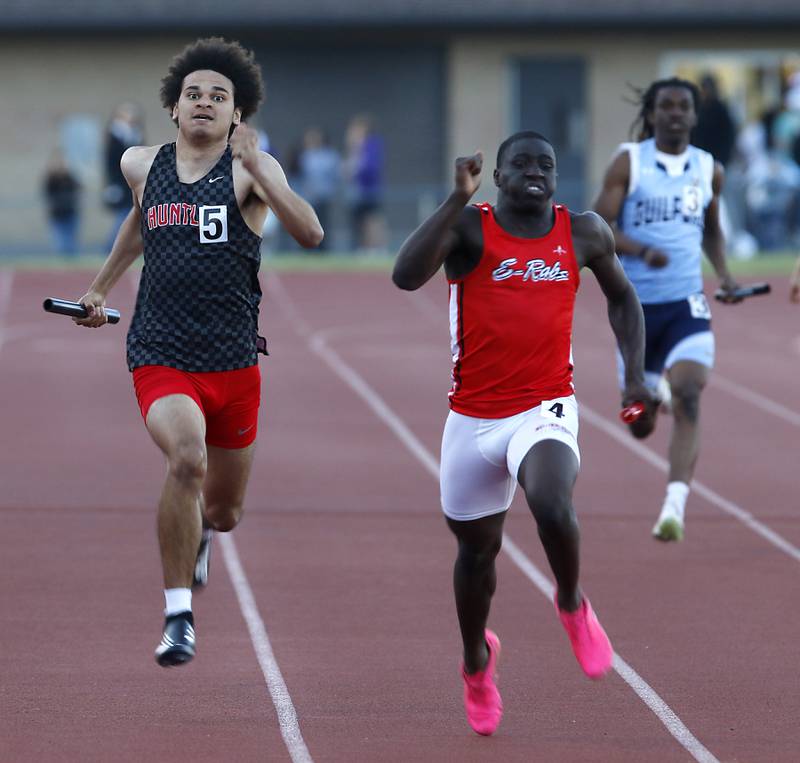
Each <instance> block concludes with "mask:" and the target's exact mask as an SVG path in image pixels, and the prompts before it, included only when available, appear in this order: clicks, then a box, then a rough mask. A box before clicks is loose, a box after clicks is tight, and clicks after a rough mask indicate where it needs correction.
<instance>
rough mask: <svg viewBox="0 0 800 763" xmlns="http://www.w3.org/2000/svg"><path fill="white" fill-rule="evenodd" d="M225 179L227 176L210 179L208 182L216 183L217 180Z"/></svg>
mask: <svg viewBox="0 0 800 763" xmlns="http://www.w3.org/2000/svg"><path fill="white" fill-rule="evenodd" d="M224 177H225V175H220V176H219V177H218V178H209V179H208V182H209V183H216V182H217V180H222V178H224Z"/></svg>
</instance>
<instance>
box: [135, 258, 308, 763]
mask: <svg viewBox="0 0 800 763" xmlns="http://www.w3.org/2000/svg"><path fill="white" fill-rule="evenodd" d="M126 281H127V283H128V286H129V287H130V288H131V289H132V291H133V292H134V294H138V290H139V272H138V271H128V278H127V279H126ZM217 538H218V539H219V542H220V546H221V547H222V558H223V561H224V562H225V569H226V570H227V572H228V576H229V577H230V579H231V583H232V584H233V588H234V591H236V599H237V600H238V602H239V609H240V610H241V612H242V616H243V617H244V621H245V623H246V624H247V630H248V631H249V633H250V641H251V642H252V644H253V650H254V651H255V654H256V659H257V660H258V664H259V667H260V668H261V673H262V674H263V676H264V680H265V681H266V684H267V690H268V691H269V695H270V697H271V698H272V704H273V705H274V706H275V712H276V713H277V715H278V726H279V727H280V730H281V736H282V737H283V741H284V744H285V745H286V749H287V750H288V752H289V757H290V758H291V759H292V763H314V761H313V758H312V757H311V753H310V752H309V751H308V747H307V746H306V743H305V740H304V739H303V734H302V733H301V731H300V722H299V720H298V718H297V711H296V710H295V707H294V703H293V702H292V698H291V695H290V694H289V688H288V687H287V686H286V681H284V680H283V674H282V673H281V669H280V667H278V661H277V660H276V659H275V653H274V652H273V651H272V644H271V643H270V640H269V636H268V635H267V628H266V626H265V625H264V620H263V618H262V617H261V613H260V612H259V611H258V605H257V604H256V599H255V596H254V595H253V589H252V588H251V587H250V583H249V581H248V580H247V575H246V574H245V571H244V568H243V567H242V563H241V561H240V559H239V553H238V551H237V550H236V542H235V541H234V539H233V536H232V535H231V534H230V533H217ZM267 757H268V758H269V755H267Z"/></svg>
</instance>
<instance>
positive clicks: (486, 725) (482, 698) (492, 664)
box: [461, 628, 503, 736]
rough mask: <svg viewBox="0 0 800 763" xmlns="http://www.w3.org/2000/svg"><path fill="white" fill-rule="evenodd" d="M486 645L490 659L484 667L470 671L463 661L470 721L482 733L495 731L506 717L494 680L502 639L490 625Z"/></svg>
mask: <svg viewBox="0 0 800 763" xmlns="http://www.w3.org/2000/svg"><path fill="white" fill-rule="evenodd" d="M486 646H487V647H488V648H489V661H488V662H487V663H486V667H485V668H484V669H483V670H479V671H477V672H476V673H472V674H468V673H466V672H465V670H464V664H463V663H462V664H461V677H462V678H463V679H464V707H465V708H466V710H467V721H468V723H469V725H470V726H471V727H472V729H473V730H474V731H476V732H477V733H478V734H482V735H483V736H489V735H491V734H494V732H495V731H497V727H498V726H499V725H500V719H501V718H502V717H503V700H502V699H501V698H500V692H499V691H497V685H496V684H495V679H496V675H495V669H496V668H497V660H498V658H499V657H500V639H499V638H497V634H496V633H494V632H493V631H490V630H489V629H488V628H487V629H486Z"/></svg>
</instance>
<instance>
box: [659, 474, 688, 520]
mask: <svg viewBox="0 0 800 763" xmlns="http://www.w3.org/2000/svg"><path fill="white" fill-rule="evenodd" d="M688 497H689V486H688V485H687V484H686V483H685V482H670V483H668V484H667V495H666V497H665V498H664V509H666V508H667V507H669V510H670V511H671V512H672V513H673V514H675V516H677V517H678V519H679V520H680V521H681V522H683V515H684V512H685V510H686V499H687V498H688ZM662 510H663V509H662Z"/></svg>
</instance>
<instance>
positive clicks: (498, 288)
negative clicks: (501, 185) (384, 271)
mask: <svg viewBox="0 0 800 763" xmlns="http://www.w3.org/2000/svg"><path fill="white" fill-rule="evenodd" d="M477 207H478V209H480V211H481V227H482V229H483V254H482V256H481V260H480V262H479V263H478V266H477V267H476V268H475V270H473V271H472V272H471V273H469V274H468V275H467V276H465V277H464V278H462V279H460V280H456V281H450V282H449V283H450V341H451V347H452V351H453V363H454V366H453V386H452V389H451V390H450V407H451V408H452V409H453V410H454V411H456V412H457V413H462V414H464V415H466V416H475V417H477V418H484V419H499V418H505V417H506V416H513V415H515V414H517V413H521V412H522V411H526V410H529V409H530V408H535V407H536V406H537V405H539V404H540V403H541V402H542V400H552V399H553V398H557V397H565V396H567V395H571V394H573V387H572V314H573V309H574V306H575V294H576V293H577V291H578V284H579V282H580V277H579V274H578V263H577V261H576V260H575V253H574V251H573V248H572V230H571V227H570V218H569V212H568V211H567V208H566V207H564V206H561V205H560V204H557V205H554V209H555V223H554V225H553V228H552V229H551V230H550V232H549V233H548V234H547V235H546V236H543V237H542V238H518V237H516V236H512V235H511V234H510V233H506V231H504V230H503V229H502V228H501V227H500V226H499V225H498V223H497V221H496V220H495V218H494V210H493V208H492V207H491V206H490V205H489V204H478V205H477Z"/></svg>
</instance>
